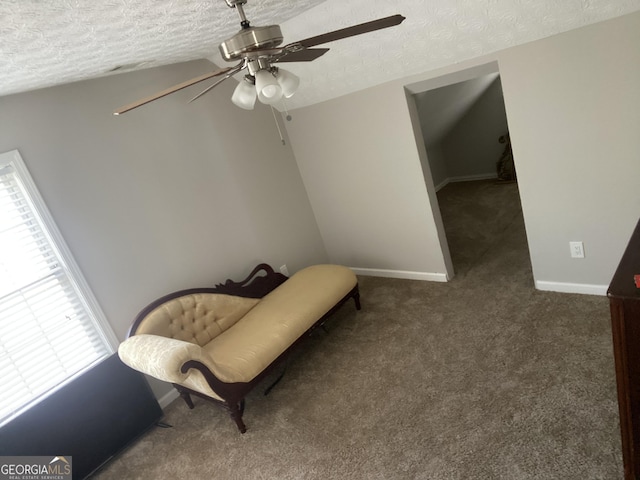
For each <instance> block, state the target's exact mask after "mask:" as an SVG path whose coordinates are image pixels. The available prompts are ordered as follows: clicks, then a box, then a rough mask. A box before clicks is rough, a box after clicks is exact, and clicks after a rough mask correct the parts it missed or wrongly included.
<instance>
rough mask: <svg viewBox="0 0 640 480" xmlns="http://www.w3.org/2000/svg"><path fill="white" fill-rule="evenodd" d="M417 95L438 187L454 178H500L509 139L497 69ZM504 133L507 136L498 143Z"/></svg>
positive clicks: (507, 164) (505, 165) (509, 168)
mask: <svg viewBox="0 0 640 480" xmlns="http://www.w3.org/2000/svg"><path fill="white" fill-rule="evenodd" d="M415 99H416V105H417V108H418V115H419V118H420V127H421V130H422V135H423V138H424V141H425V148H426V151H427V158H428V163H429V165H428V167H429V169H430V171H431V175H432V178H433V183H434V185H435V186H436V191H437V190H440V189H441V188H442V187H444V186H445V185H447V184H448V183H450V182H456V181H467V180H483V179H489V178H498V177H499V176H500V174H499V171H498V166H497V162H498V161H501V160H502V159H503V157H504V154H505V152H504V147H505V145H504V143H505V142H506V143H507V145H506V146H509V145H510V143H509V142H508V133H507V132H508V126H507V115H506V112H505V108H504V99H503V96H502V84H501V82H500V77H499V75H498V73H492V74H489V75H484V76H481V77H478V78H473V79H471V80H467V81H464V82H459V83H455V84H452V85H448V86H446V87H441V88H436V89H433V90H429V91H426V92H423V93H420V94H417V95H415ZM503 136H506V137H507V140H505V142H501V141H499V139H500V138H501V137H503ZM512 166H513V161H512V160H511V161H509V160H508V159H505V160H504V161H503V163H502V168H503V175H504V176H505V178H506V175H507V171H513V167H512ZM514 179H515V178H514Z"/></svg>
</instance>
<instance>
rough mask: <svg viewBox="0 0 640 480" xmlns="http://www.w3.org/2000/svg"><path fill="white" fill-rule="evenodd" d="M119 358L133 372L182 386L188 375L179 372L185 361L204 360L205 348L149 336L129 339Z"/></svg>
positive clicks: (119, 353) (123, 346)
mask: <svg viewBox="0 0 640 480" xmlns="http://www.w3.org/2000/svg"><path fill="white" fill-rule="evenodd" d="M118 355H119V356H120V359H121V360H122V361H123V362H124V363H125V364H127V365H129V366H130V367H131V368H133V369H134V370H138V371H140V372H142V373H146V374H147V375H150V376H152V377H155V378H157V379H159V380H163V381H165V382H171V383H182V382H183V381H184V380H185V379H186V378H187V377H188V376H189V374H188V373H182V372H181V371H180V369H181V367H182V365H184V363H185V362H188V361H189V360H198V361H202V360H203V354H202V348H201V347H199V346H198V345H196V344H194V343H190V342H184V341H182V340H176V339H173V338H167V337H161V336H159V335H147V334H142V335H134V336H133V337H129V338H127V339H126V340H125V341H124V342H122V343H121V344H120V347H118ZM209 362H210V360H209ZM209 362H207V363H209Z"/></svg>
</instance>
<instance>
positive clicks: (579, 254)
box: [569, 242, 584, 258]
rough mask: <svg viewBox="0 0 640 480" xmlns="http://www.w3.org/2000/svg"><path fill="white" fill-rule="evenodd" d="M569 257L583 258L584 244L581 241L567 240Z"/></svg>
mask: <svg viewBox="0 0 640 480" xmlns="http://www.w3.org/2000/svg"><path fill="white" fill-rule="evenodd" d="M569 248H570V249H571V258H584V245H583V244H582V242H569Z"/></svg>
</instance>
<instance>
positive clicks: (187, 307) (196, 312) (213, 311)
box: [136, 293, 259, 347]
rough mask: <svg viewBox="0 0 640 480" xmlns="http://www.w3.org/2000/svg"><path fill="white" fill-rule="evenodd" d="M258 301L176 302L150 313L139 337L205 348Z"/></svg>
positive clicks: (202, 296)
mask: <svg viewBox="0 0 640 480" xmlns="http://www.w3.org/2000/svg"><path fill="white" fill-rule="evenodd" d="M258 301H259V299H257V298H242V297H235V296H231V295H224V294H220V293H196V294H192V295H185V296H183V297H178V298H174V299H173V300H170V301H168V302H166V303H164V304H162V305H160V306H159V307H157V308H156V309H155V310H153V311H151V312H150V313H149V314H148V315H147V316H146V317H145V318H144V320H143V321H142V322H141V323H140V325H139V326H138V328H137V330H136V335H141V334H150V335H159V336H161V337H166V338H174V339H176V340H182V341H184V342H190V343H195V344H196V345H199V346H201V347H204V346H205V345H207V344H208V343H209V342H210V341H211V340H213V339H214V338H216V337H217V336H218V335H220V334H221V333H222V332H224V331H225V330H227V329H228V328H229V327H231V326H232V325H234V324H235V323H236V322H237V321H238V320H240V319H241V318H242V317H243V316H244V315H245V314H246V313H247V312H248V311H249V310H251V309H252V308H253V307H254V306H255V305H256V304H257V303H258Z"/></svg>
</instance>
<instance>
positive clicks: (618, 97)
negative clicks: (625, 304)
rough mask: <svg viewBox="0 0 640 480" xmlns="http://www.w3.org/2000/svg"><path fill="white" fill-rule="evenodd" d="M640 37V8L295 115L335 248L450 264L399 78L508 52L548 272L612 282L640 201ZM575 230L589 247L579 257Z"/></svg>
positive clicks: (593, 285)
mask: <svg viewBox="0 0 640 480" xmlns="http://www.w3.org/2000/svg"><path fill="white" fill-rule="evenodd" d="M639 44H640V13H634V14H630V15H626V16H624V17H620V18H618V19H614V20H610V21H607V22H602V23H599V24H595V25H592V26H588V27H584V28H581V29H578V30H573V31H570V32H567V33H565V34H561V35H556V36H553V37H550V38H548V39H544V40H540V41H536V42H532V43H530V44H526V45H523V46H518V47H513V48H510V49H507V50H504V51H502V52H498V53H497V54H495V55H490V56H486V57H482V58H476V59H474V60H470V61H468V62H465V63H463V64H458V65H452V66H450V67H448V68H444V69H441V70H438V71H432V72H428V73H425V74H424V75H416V76H414V77H410V78H405V79H401V80H398V81H393V82H389V83H386V84H384V85H380V86H377V87H373V88H370V89H367V90H363V91H360V92H357V93H354V94H351V95H346V96H344V97H341V98H338V99H334V100H330V101H327V102H324V103H321V104H318V105H314V106H310V107H305V108H301V109H298V110H296V111H295V116H296V118H297V120H298V121H297V122H296V123H294V124H293V125H288V126H287V128H288V130H289V133H290V135H291V139H292V145H293V149H294V153H295V155H296V160H297V161H298V164H299V166H300V171H301V173H302V176H303V180H304V182H305V185H306V187H307V191H308V193H309V198H310V199H311V203H312V206H313V210H314V212H315V213H316V218H317V220H318V225H319V227H320V230H321V233H322V236H323V238H324V239H325V246H326V248H327V251H328V254H329V257H330V258H331V259H332V260H334V261H337V262H340V263H345V264H347V265H350V266H355V267H363V268H373V269H385V270H386V271H387V272H395V273H397V274H399V275H401V274H403V272H404V271H413V272H414V273H415V274H416V275H414V277H415V276H419V275H418V274H419V273H420V272H422V273H423V274H424V275H425V277H428V276H431V275H432V274H442V275H444V274H445V273H446V272H447V252H446V249H445V248H444V247H443V245H444V243H443V241H442V233H441V232H442V228H441V221H440V219H439V213H438V209H437V200H434V196H435V195H434V194H433V179H432V178H431V174H430V172H427V171H425V172H424V178H425V179H426V186H425V185H424V184H425V180H423V177H422V174H421V172H420V170H421V167H420V165H421V163H420V162H421V160H422V159H424V158H425V157H426V151H425V149H424V138H423V136H422V134H421V132H420V129H419V128H417V129H416V128H415V124H419V121H418V115H417V112H416V111H415V110H416V108H415V102H412V99H411V96H409V101H407V97H406V96H405V95H403V94H402V93H401V92H402V91H403V89H404V88H407V90H408V92H409V93H410V94H415V93H419V92H422V91H425V90H428V89H433V88H437V87H440V86H443V85H448V84H451V83H455V82H456V81H463V80H467V79H469V78H473V77H475V76H478V75H480V74H487V73H491V71H496V70H495V69H496V67H497V66H498V65H499V71H500V74H501V78H502V86H503V89H504V98H505V104H506V112H507V118H508V121H509V127H510V130H511V137H512V141H513V148H514V158H515V161H516V168H517V170H518V180H519V185H520V189H521V198H522V205H523V212H524V215H525V223H526V228H527V235H528V241H529V246H530V250H531V259H532V264H533V270H534V276H535V280H536V281H537V285H538V287H539V288H550V289H554V290H564V291H571V290H575V291H587V292H592V293H603V292H604V288H605V287H606V285H607V284H608V283H609V281H610V279H611V276H612V274H613V272H614V270H615V267H616V265H617V263H618V261H619V258H620V256H621V254H622V251H623V249H624V247H625V245H626V243H627V241H628V238H629V235H630V233H631V230H632V229H633V227H634V225H635V223H636V222H637V220H638V216H639V212H640V194H639V193H638V190H637V186H638V185H639V184H640V159H639V158H638V155H639V152H640V135H638V132H639V131H640V90H639V89H638V85H640V50H639V49H638V48H637V45H639ZM412 119H413V120H414V122H413V123H412ZM421 184H422V186H421ZM427 187H429V188H427ZM327 192H330V194H329V193H327ZM425 208H426V210H427V211H425ZM573 240H581V241H583V242H584V244H585V250H586V258H585V259H581V260H579V259H571V258H570V256H569V241H573ZM583 287H584V288H583Z"/></svg>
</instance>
